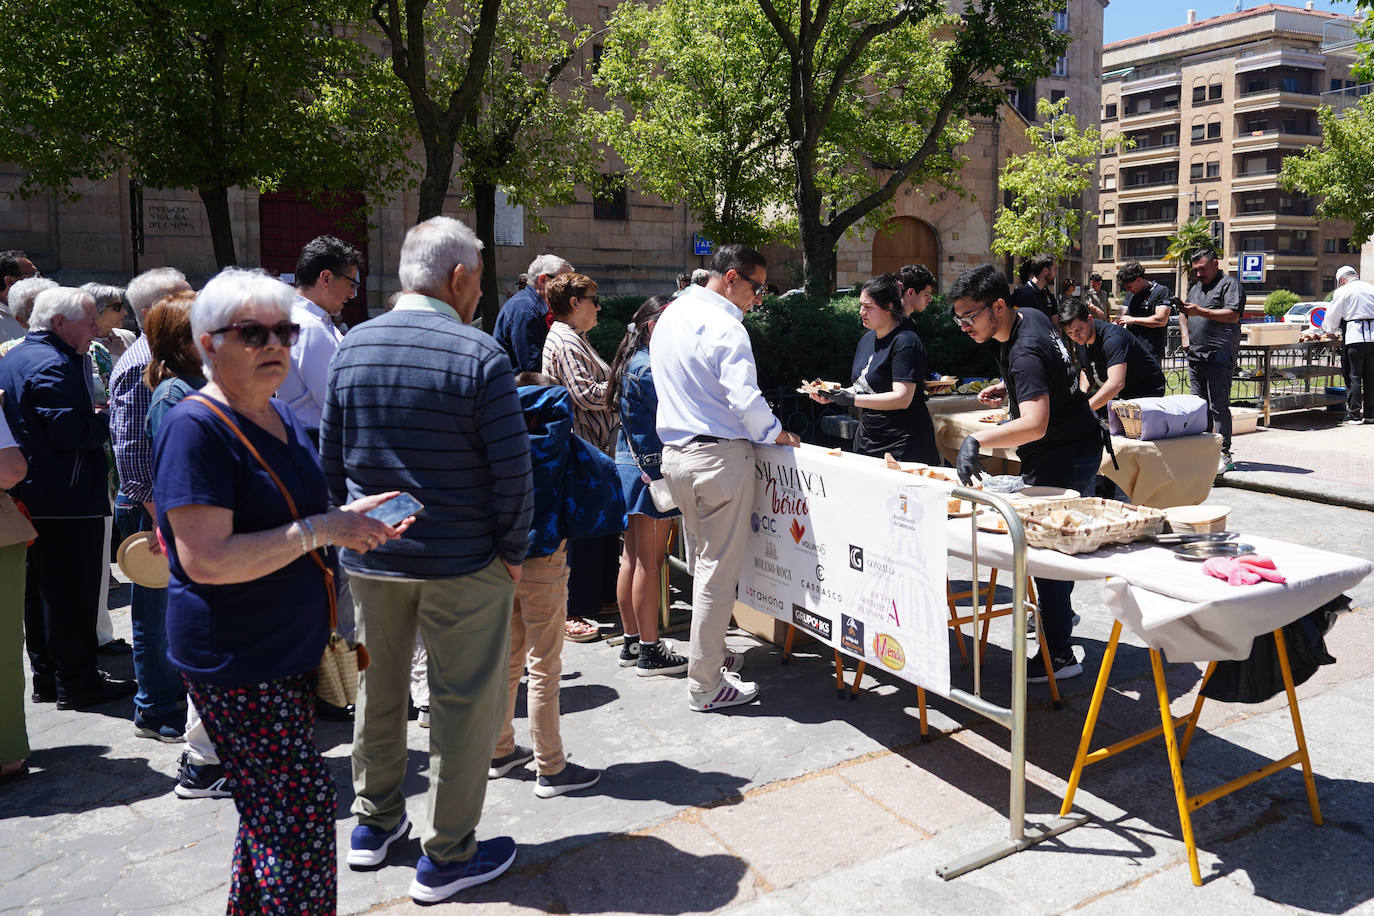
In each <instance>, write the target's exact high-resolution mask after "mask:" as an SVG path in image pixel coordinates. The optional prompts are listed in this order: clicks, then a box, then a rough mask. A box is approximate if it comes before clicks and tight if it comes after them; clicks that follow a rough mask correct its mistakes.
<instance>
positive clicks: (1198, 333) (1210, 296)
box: [1188, 273, 1245, 364]
mask: <svg viewBox="0 0 1374 916" xmlns="http://www.w3.org/2000/svg"><path fill="white" fill-rule="evenodd" d="M1188 301H1189V302H1191V303H1192V304H1193V305H1200V306H1202V307H1203V308H1209V309H1230V310H1231V311H1233V312H1236V313H1237V314H1236V320H1235V321H1213V320H1212V319H1210V318H1199V317H1195V316H1191V315H1190V316H1189V317H1188V361H1189V362H1195V363H1222V364H1230V363H1234V362H1235V361H1236V348H1237V347H1239V346H1240V319H1241V318H1243V317H1245V289H1244V288H1243V287H1242V286H1241V285H1240V281H1239V280H1237V279H1236V278H1235V277H1232V276H1230V275H1228V274H1222V273H1219V274H1217V277H1216V279H1215V280H1213V281H1212V284H1211V285H1210V286H1203V285H1202V284H1201V283H1194V284H1193V286H1192V288H1191V289H1189V290H1188Z"/></svg>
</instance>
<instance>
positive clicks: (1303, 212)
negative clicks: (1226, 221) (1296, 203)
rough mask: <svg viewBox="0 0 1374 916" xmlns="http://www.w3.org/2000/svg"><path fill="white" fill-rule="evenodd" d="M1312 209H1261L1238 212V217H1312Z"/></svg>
mask: <svg viewBox="0 0 1374 916" xmlns="http://www.w3.org/2000/svg"><path fill="white" fill-rule="evenodd" d="M1311 215H1312V208H1311V207H1295V208H1293V209H1289V210H1280V209H1279V208H1278V207H1261V208H1258V209H1255V210H1237V211H1236V216H1302V217H1305V216H1311Z"/></svg>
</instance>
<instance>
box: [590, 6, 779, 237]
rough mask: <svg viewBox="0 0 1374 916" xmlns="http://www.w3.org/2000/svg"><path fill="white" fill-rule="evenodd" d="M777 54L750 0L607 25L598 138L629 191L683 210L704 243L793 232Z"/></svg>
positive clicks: (634, 14) (647, 9)
mask: <svg viewBox="0 0 1374 916" xmlns="http://www.w3.org/2000/svg"><path fill="white" fill-rule="evenodd" d="M779 50H780V47H779V45H778V39H777V36H776V35H775V34H774V33H773V31H772V27H771V26H769V24H768V23H767V21H766V20H765V19H764V17H763V13H762V11H761V10H760V9H759V7H758V5H757V4H756V3H754V2H752V0H747V2H729V3H705V2H702V0H664V2H662V3H659V4H657V5H648V4H644V3H623V4H621V5H620V7H619V8H618V9H617V10H616V14H615V17H614V19H612V21H611V26H610V30H609V33H608V36H607V40H606V46H605V53H604V55H603V56H602V59H601V67H600V69H599V70H598V71H597V74H596V85H597V86H598V87H599V88H601V89H602V90H604V91H605V93H606V96H607V97H608V98H609V99H610V101H609V103H608V106H607V108H606V109H605V110H604V111H598V112H596V113H594V114H593V115H592V120H593V121H594V123H595V124H596V129H597V133H598V135H599V136H600V137H601V138H602V139H603V140H604V141H605V142H606V143H607V144H608V145H609V146H610V147H611V148H612V149H614V150H615V151H616V153H617V154H618V155H619V156H620V158H621V160H622V161H623V162H624V163H625V165H626V168H627V169H628V170H629V173H630V174H631V175H632V176H633V178H634V180H635V183H636V184H637V185H638V186H639V187H641V188H643V189H644V190H646V191H648V192H650V193H653V194H657V195H659V196H660V197H663V198H665V199H667V200H680V201H682V202H683V203H685V204H686V206H687V208H688V209H689V210H690V212H691V213H692V216H693V217H694V218H695V219H696V220H697V221H698V222H699V223H700V224H701V228H702V232H703V233H704V234H705V235H706V236H707V237H708V238H714V239H720V240H721V241H737V242H744V243H746V244H751V245H760V244H763V243H765V242H769V241H775V240H778V239H781V238H784V237H787V236H789V235H795V221H794V220H792V219H790V214H789V213H788V212H787V210H788V209H790V208H787V203H788V200H787V193H786V192H787V186H788V160H787V157H786V155H785V148H786V142H787V132H786V128H785V125H784V124H783V121H782V117H781V109H780V104H781V100H782V99H783V98H784V97H785V95H786V91H787V86H786V73H785V67H784V65H783V62H782V59H781V56H780V54H779V53H778V52H779Z"/></svg>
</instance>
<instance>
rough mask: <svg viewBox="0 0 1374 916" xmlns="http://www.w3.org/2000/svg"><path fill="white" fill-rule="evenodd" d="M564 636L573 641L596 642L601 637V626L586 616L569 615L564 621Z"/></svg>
mask: <svg viewBox="0 0 1374 916" xmlns="http://www.w3.org/2000/svg"><path fill="white" fill-rule="evenodd" d="M563 636H564V637H565V638H567V639H568V640H570V641H571V642H594V641H595V640H598V639H600V638H601V628H600V627H598V626H597V625H596V624H594V623H592V622H591V621H590V620H587V619H586V618H584V617H569V618H568V619H567V620H565V621H564V622H563Z"/></svg>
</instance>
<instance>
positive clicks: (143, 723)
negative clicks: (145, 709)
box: [134, 710, 186, 744]
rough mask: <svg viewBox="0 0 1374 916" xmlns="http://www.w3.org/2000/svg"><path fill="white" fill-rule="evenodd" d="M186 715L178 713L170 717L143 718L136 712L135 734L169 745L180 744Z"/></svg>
mask: <svg viewBox="0 0 1374 916" xmlns="http://www.w3.org/2000/svg"><path fill="white" fill-rule="evenodd" d="M185 721H186V713H184V712H178V713H173V714H172V715H169V716H161V717H153V716H149V717H148V718H146V719H145V718H143V715H142V714H141V713H139V711H138V710H134V734H135V735H136V736H137V737H139V738H152V739H153V740H155V741H162V742H165V743H167V744H178V743H180V742H181V740H182V737H183V736H182V732H183V731H185V725H184V723H185Z"/></svg>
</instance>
